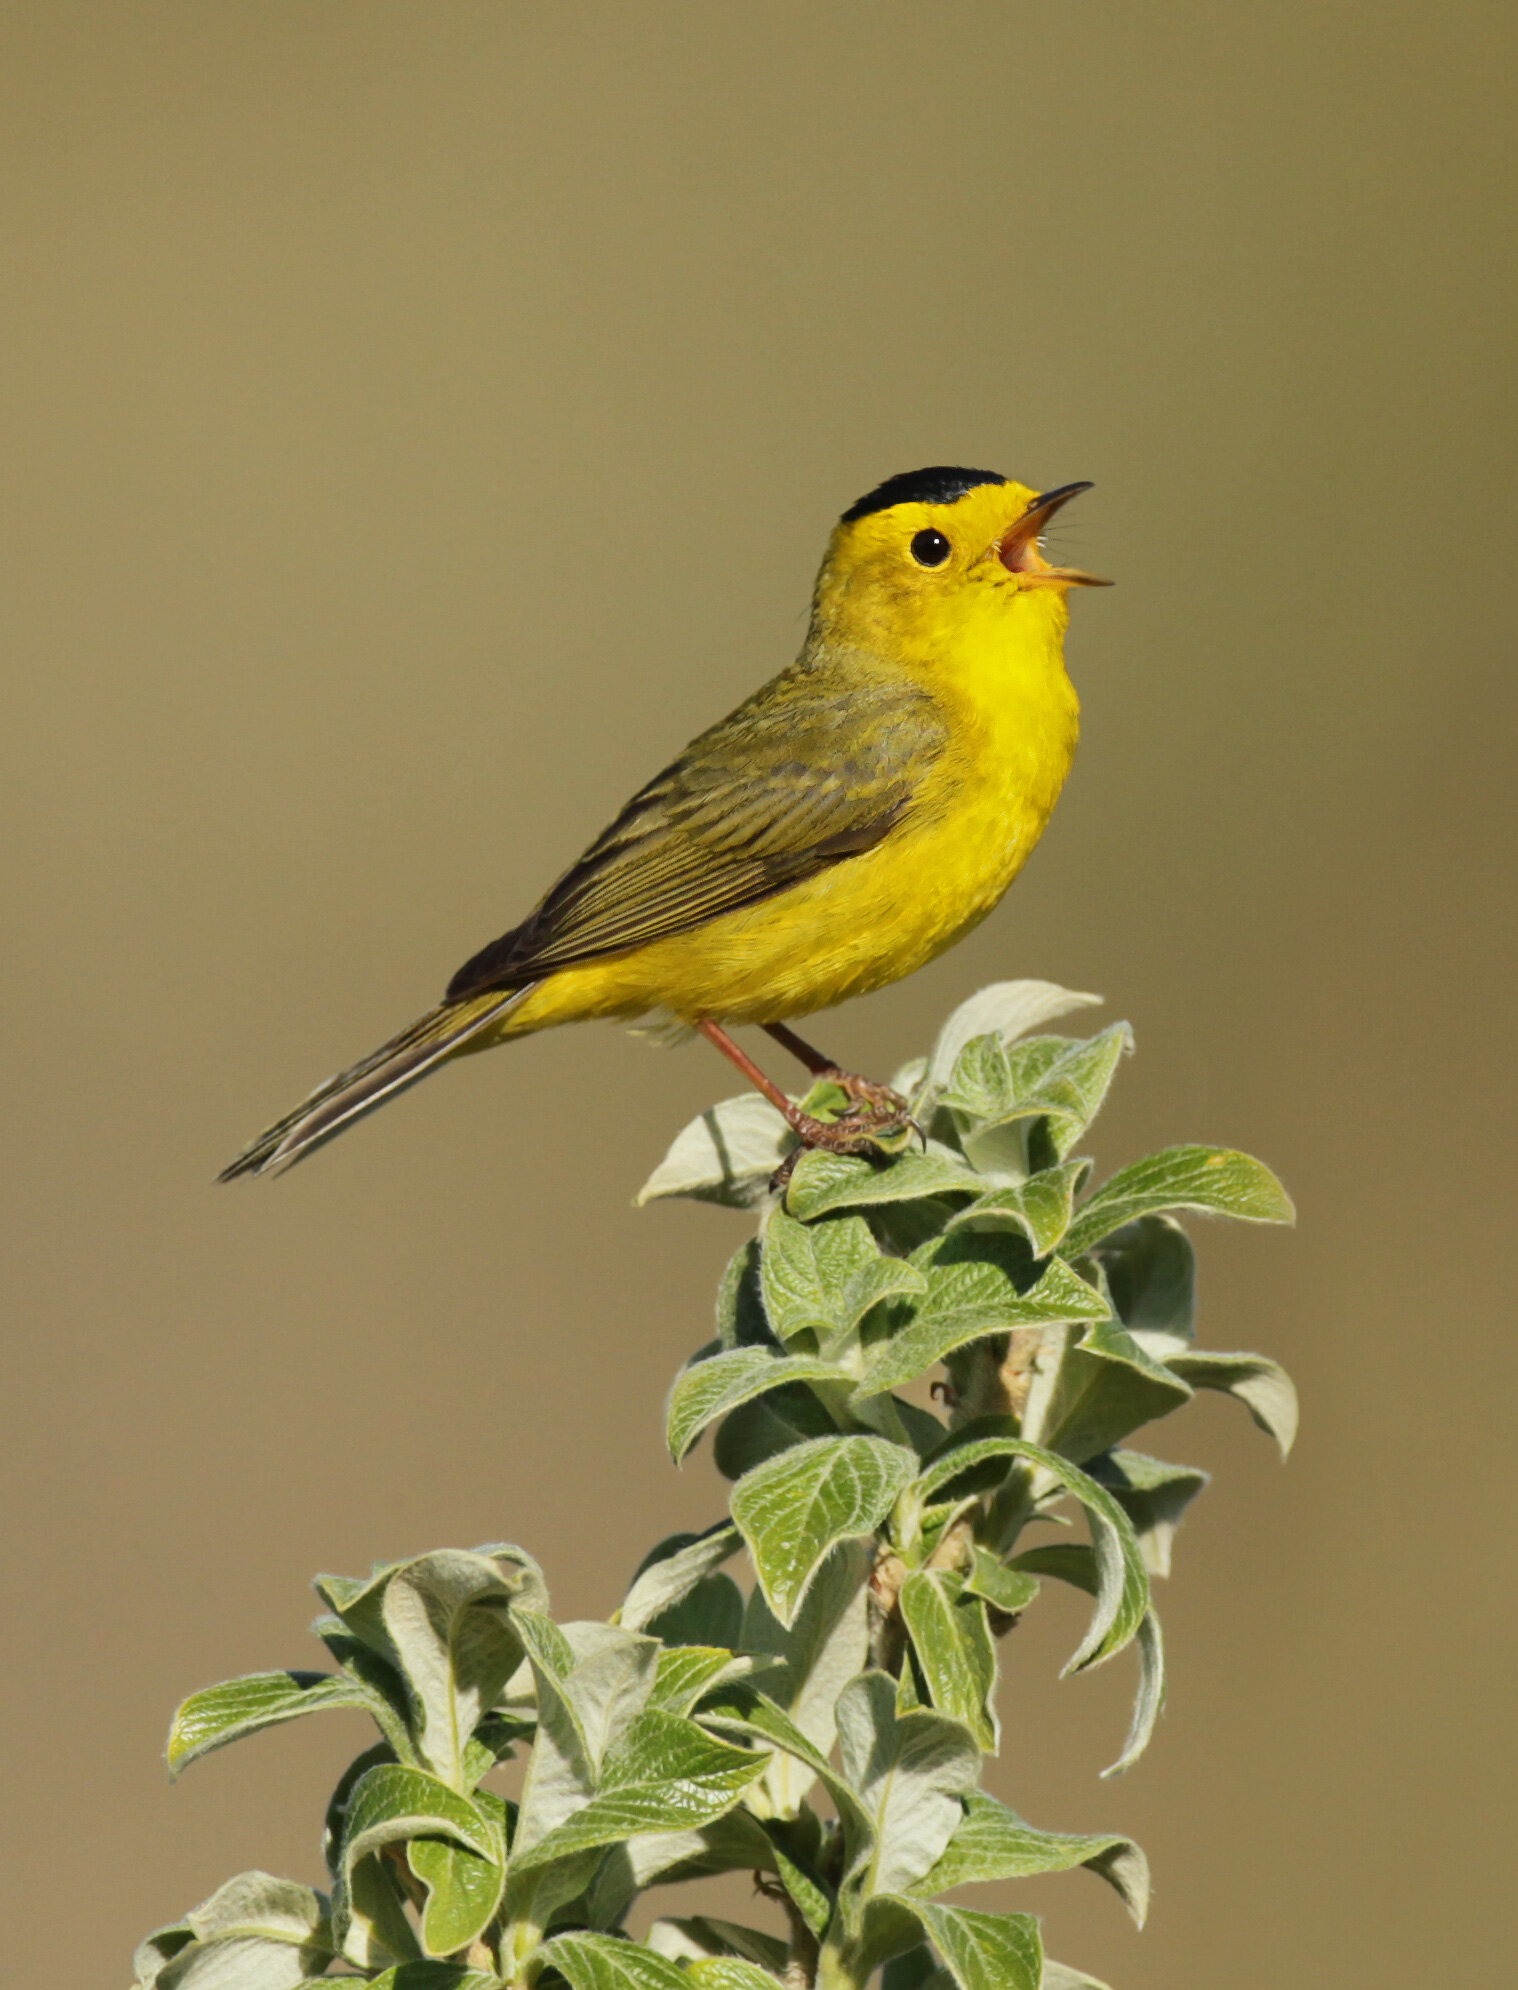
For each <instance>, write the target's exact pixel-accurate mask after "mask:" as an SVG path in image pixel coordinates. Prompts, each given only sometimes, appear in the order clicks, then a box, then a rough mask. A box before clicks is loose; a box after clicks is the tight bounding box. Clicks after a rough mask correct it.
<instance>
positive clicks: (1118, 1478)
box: [1089, 1451, 1208, 1575]
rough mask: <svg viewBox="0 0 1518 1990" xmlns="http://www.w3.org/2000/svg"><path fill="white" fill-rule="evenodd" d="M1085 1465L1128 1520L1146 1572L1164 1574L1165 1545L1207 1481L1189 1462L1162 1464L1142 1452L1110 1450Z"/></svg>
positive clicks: (1166, 1571)
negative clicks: (1186, 1463) (1131, 1523)
mask: <svg viewBox="0 0 1518 1990" xmlns="http://www.w3.org/2000/svg"><path fill="white" fill-rule="evenodd" d="M1089 1470H1090V1472H1091V1476H1092V1477H1093V1478H1094V1479H1098V1480H1099V1481H1100V1482H1101V1484H1102V1485H1104V1486H1106V1487H1107V1489H1108V1491H1109V1492H1110V1493H1111V1494H1112V1497H1113V1498H1114V1499H1115V1500H1116V1501H1117V1503H1118V1505H1119V1506H1120V1507H1121V1508H1122V1509H1123V1511H1124V1512H1125V1513H1126V1514H1127V1516H1128V1518H1129V1519H1130V1520H1131V1521H1132V1522H1133V1531H1134V1533H1135V1534H1136V1535H1137V1536H1138V1543H1139V1547H1140V1548H1141V1549H1142V1550H1143V1554H1144V1566H1145V1567H1146V1568H1147V1569H1148V1571H1149V1573H1150V1574H1151V1575H1169V1573H1170V1550H1171V1545H1172V1543H1173V1542H1174V1540H1175V1532H1176V1529H1177V1528H1178V1527H1179V1526H1180V1524H1181V1516H1182V1514H1183V1513H1184V1512H1185V1511H1186V1508H1187V1507H1188V1506H1189V1505H1190V1504H1191V1502H1192V1501H1193V1500H1194V1499H1195V1498H1196V1496H1197V1494H1198V1493H1199V1492H1201V1491H1202V1489H1203V1488H1204V1487H1205V1486H1206V1485H1207V1483H1208V1475H1207V1473H1206V1472H1201V1471H1198V1470H1197V1469H1196V1468H1195V1467H1194V1466H1192V1465H1166V1464H1164V1463H1163V1462H1162V1461H1161V1460H1160V1459H1158V1458H1148V1457H1146V1456H1145V1455H1144V1453H1143V1452H1142V1451H1114V1452H1112V1453H1111V1455H1110V1456H1109V1457H1106V1458H1098V1459H1095V1460H1094V1461H1093V1462H1092V1463H1091V1465H1090V1467H1089Z"/></svg>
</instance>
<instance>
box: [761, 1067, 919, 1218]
mask: <svg viewBox="0 0 1518 1990" xmlns="http://www.w3.org/2000/svg"><path fill="white" fill-rule="evenodd" d="M848 1075H849V1074H847V1073H840V1074H839V1075H838V1076H837V1077H834V1076H833V1074H832V1073H831V1072H830V1073H829V1074H828V1078H827V1082H828V1083H829V1084H833V1085H837V1086H838V1088H839V1090H840V1091H842V1092H845V1093H846V1094H847V1095H848V1096H849V1097H850V1098H852V1099H853V1100H854V1101H855V1103H854V1104H852V1105H851V1106H850V1107H849V1109H848V1111H847V1112H845V1113H843V1114H842V1115H841V1116H840V1117H839V1118H838V1119H817V1118H816V1117H814V1115H813V1114H811V1113H809V1112H803V1111H802V1109H801V1107H800V1106H798V1105H788V1107H787V1110H786V1114H785V1121H786V1125H787V1126H789V1127H790V1129H791V1131H792V1133H794V1134H795V1136H796V1138H797V1140H798V1141H799V1142H800V1143H801V1144H800V1145H799V1146H798V1147H793V1148H792V1149H791V1151H790V1153H789V1154H787V1155H786V1157H785V1159H784V1160H783V1161H782V1162H781V1163H780V1166H779V1167H778V1168H777V1169H776V1170H775V1172H774V1174H772V1175H771V1176H770V1189H771V1191H772V1193H774V1194H777V1195H778V1194H781V1193H783V1192H784V1190H785V1188H786V1186H787V1184H788V1183H789V1181H790V1179H791V1176H792V1174H794V1172H795V1169H796V1163H797V1162H798V1161H799V1160H800V1159H801V1157H802V1155H803V1154H806V1153H810V1152H812V1151H814V1150H815V1151H820V1152H822V1153H824V1154H861V1155H870V1156H872V1157H874V1158H877V1159H881V1160H884V1159H885V1158H886V1156H887V1155H888V1154H889V1153H890V1151H891V1150H890V1149H889V1148H888V1147H887V1146H886V1145H885V1144H884V1143H885V1140H886V1137H887V1136H889V1135H891V1134H900V1133H902V1132H905V1131H911V1132H913V1133H917V1134H919V1135H920V1134H921V1128H920V1127H919V1126H918V1125H917V1122H916V1121H915V1120H914V1119H913V1118H912V1117H911V1115H910V1114H909V1113H908V1111H907V1104H906V1100H905V1099H903V1098H901V1097H899V1096H898V1095H897V1094H896V1093H895V1092H893V1091H891V1090H890V1089H889V1087H888V1086H885V1085H876V1084H873V1083H872V1082H871V1081H870V1080H869V1079H868V1078H853V1079H850V1081H849V1083H847V1084H846V1083H845V1082H844V1080H845V1078H847V1077H848ZM851 1085H857V1086H859V1087H860V1088H861V1090H860V1092H854V1091H853V1090H851V1089H850V1087H851ZM865 1088H868V1102H867V1099H866V1097H865V1096H863V1093H864V1089H865Z"/></svg>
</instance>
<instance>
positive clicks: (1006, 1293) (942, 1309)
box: [858, 1234, 1108, 1397]
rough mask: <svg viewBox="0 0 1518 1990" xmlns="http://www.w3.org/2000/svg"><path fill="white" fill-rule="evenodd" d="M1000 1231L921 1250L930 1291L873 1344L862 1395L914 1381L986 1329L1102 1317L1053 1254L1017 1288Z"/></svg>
mask: <svg viewBox="0 0 1518 1990" xmlns="http://www.w3.org/2000/svg"><path fill="white" fill-rule="evenodd" d="M1007 1241H1009V1240H1004V1239H1003V1238H1000V1237H997V1236H973V1235H970V1236H966V1235H963V1234H961V1235H957V1236H954V1237H946V1238H944V1239H943V1240H942V1242H941V1243H940V1244H938V1245H934V1246H931V1247H930V1248H929V1250H928V1251H927V1252H925V1253H923V1254H922V1257H923V1261H924V1263H925V1266H926V1269H927V1277H928V1293H927V1297H926V1299H925V1300H924V1301H923V1302H922V1304H921V1305H920V1306H919V1307H918V1308H917V1309H916V1312H915V1315H914V1317H913V1318H912V1320H911V1322H910V1324H909V1325H907V1326H904V1327H901V1328H899V1329H898V1330H897V1331H896V1332H895V1333H894V1334H893V1335H892V1336H891V1338H890V1339H889V1340H883V1341H881V1342H879V1343H878V1344H877V1345H876V1346H875V1347H874V1348H872V1349H871V1350H870V1354H869V1357H868V1359H867V1361H866V1365H865V1373H864V1379H863V1381H862V1382H861V1383H860V1385H859V1390H858V1394H859V1396H860V1397H866V1396H872V1395H878V1394H879V1393H881V1392H882V1391H884V1390H886V1389H896V1388H900V1387H902V1386H903V1385H904V1384H905V1383H908V1382H913V1381H916V1380H917V1379H918V1378H919V1377H920V1376H922V1375H925V1374H926V1373H927V1372H928V1370H929V1369H930V1368H932V1367H934V1366H935V1365H936V1364H937V1363H938V1362H940V1361H942V1360H944V1359H945V1357H946V1356H948V1355H950V1354H953V1353H954V1351H955V1350H956V1349H957V1348H961V1347H965V1346H967V1345H968V1344H969V1343H970V1342H971V1341H974V1340H983V1339H985V1337H986V1336H987V1335H988V1334H998V1333H1007V1332H1010V1331H1011V1330H1012V1329H1013V1328H1016V1327H1044V1326H1053V1325H1056V1324H1059V1323H1061V1322H1064V1321H1080V1320H1102V1319H1105V1318H1106V1317H1107V1313H1108V1307H1107V1302H1106V1300H1105V1299H1104V1298H1103V1297H1102V1295H1101V1294H1100V1293H1099V1292H1098V1291H1096V1289H1095V1288H1094V1287H1093V1286H1090V1285H1088V1284H1087V1283H1086V1281H1085V1280H1084V1279H1083V1278H1078V1277H1077V1276H1076V1275H1075V1273H1074V1272H1073V1271H1071V1269H1070V1268H1069V1266H1068V1265H1066V1264H1063V1263H1062V1262H1061V1261H1060V1260H1059V1259H1058V1258H1054V1259H1052V1260H1051V1261H1050V1263H1049V1266H1048V1268H1047V1270H1046V1271H1045V1272H1044V1274H1043V1276H1042V1277H1041V1278H1040V1279H1039V1280H1038V1282H1037V1284H1036V1285H1034V1286H1033V1287H1032V1288H1031V1289H1030V1290H1028V1291H1026V1292H1020V1291H1019V1290H1018V1288H1017V1284H1016V1279H1015V1274H1016V1272H1017V1271H1019V1270H1021V1269H1022V1267H1021V1266H1020V1265H1019V1264H1018V1263H1017V1261H1016V1258H1015V1256H1014V1255H1011V1254H1008V1253H1007V1252H1006V1250H1005V1249H1004V1246H1005V1243H1006V1242H1007Z"/></svg>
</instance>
